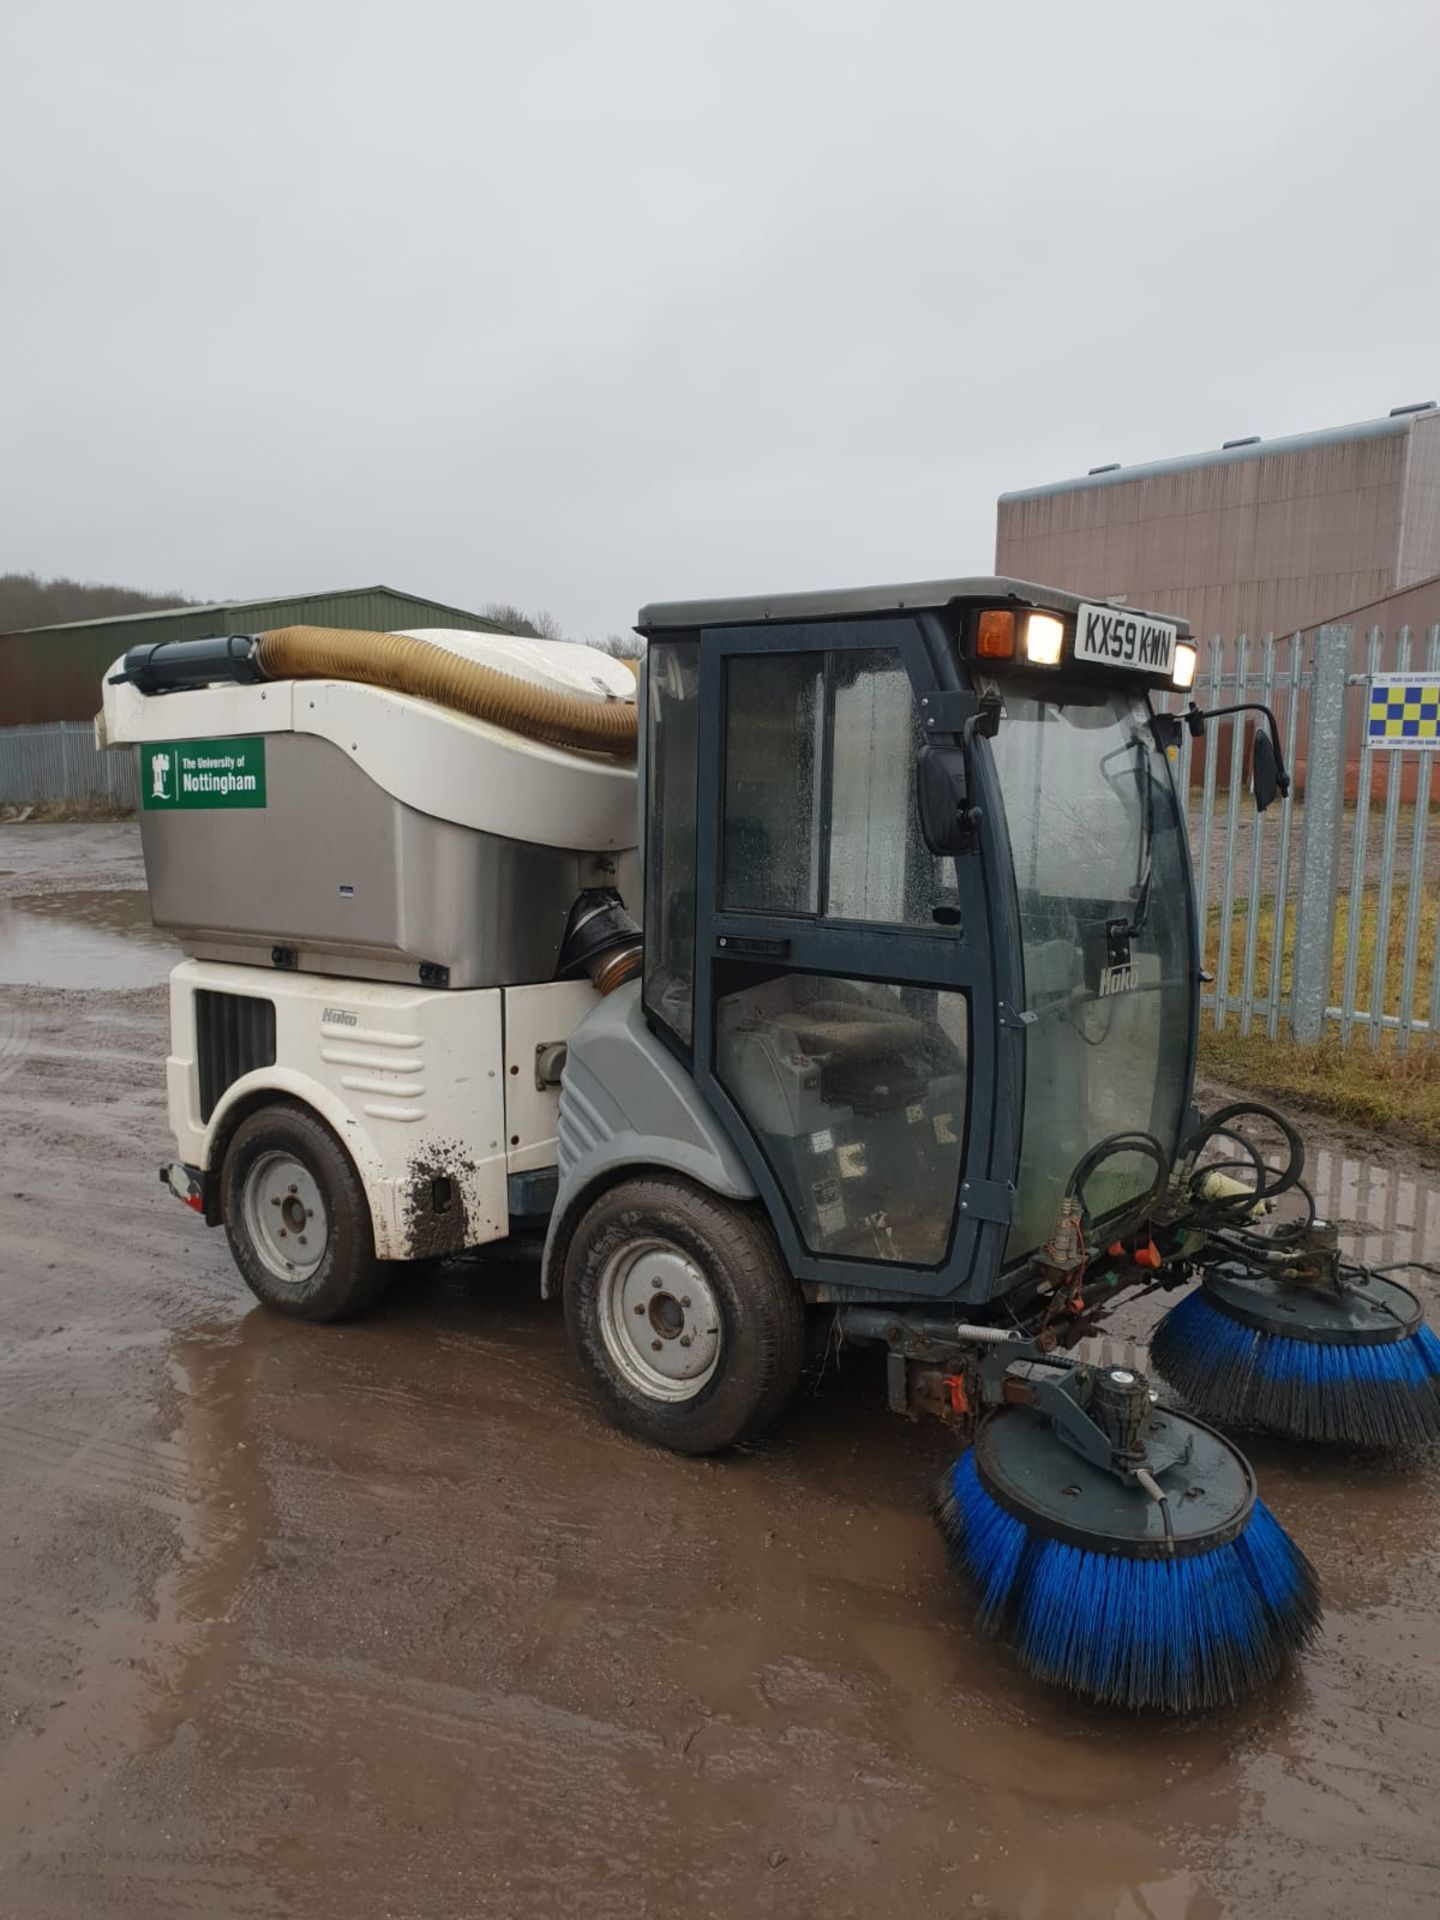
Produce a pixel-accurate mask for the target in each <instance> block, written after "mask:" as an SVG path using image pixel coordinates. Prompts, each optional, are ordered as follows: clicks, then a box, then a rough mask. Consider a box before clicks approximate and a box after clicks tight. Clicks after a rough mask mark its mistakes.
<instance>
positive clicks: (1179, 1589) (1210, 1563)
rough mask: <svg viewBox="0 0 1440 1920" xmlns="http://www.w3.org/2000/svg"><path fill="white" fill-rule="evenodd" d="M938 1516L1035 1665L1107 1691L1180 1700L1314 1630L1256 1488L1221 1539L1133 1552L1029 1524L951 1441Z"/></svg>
mask: <svg viewBox="0 0 1440 1920" xmlns="http://www.w3.org/2000/svg"><path fill="white" fill-rule="evenodd" d="M939 1518H940V1527H941V1531H942V1532H943V1533H944V1535H945V1539H946V1543H947V1545H948V1546H949V1548H950V1552H951V1555H952V1557H953V1559H954V1560H955V1563H956V1565H957V1566H958V1567H959V1569H960V1570H961V1572H962V1573H963V1574H964V1575H965V1577H966V1579H967V1581H968V1582H969V1584H970V1586H971V1587H972V1589H973V1591H974V1593H975V1595H976V1599H977V1602H978V1613H979V1621H980V1625H981V1626H982V1627H983V1628H984V1629H985V1630H986V1631H987V1632H989V1633H993V1634H996V1635H999V1636H1001V1637H1003V1638H1005V1639H1007V1640H1008V1641H1009V1642H1010V1643H1011V1644H1012V1645H1013V1646H1014V1648H1015V1651H1016V1653H1017V1654H1018V1655H1019V1657H1020V1659H1021V1660H1022V1661H1023V1663H1024V1664H1025V1666H1026V1667H1028V1668H1029V1669H1030V1671H1031V1672H1032V1673H1034V1674H1036V1675H1037V1676H1038V1677H1039V1678H1040V1679H1042V1680H1047V1681H1052V1682H1054V1683H1056V1684H1057V1685H1060V1686H1063V1687H1068V1688H1070V1689H1071V1691H1073V1692H1075V1693H1082V1694H1088V1695H1089V1696H1090V1697H1091V1698H1092V1699H1095V1700H1099V1701H1101V1702H1103V1703H1105V1704H1107V1705H1112V1706H1122V1707H1131V1708H1136V1709H1142V1708H1156V1707H1158V1708H1162V1709H1165V1710H1166V1711H1169V1712H1177V1713H1184V1712H1191V1711H1195V1710H1198V1709H1204V1708H1211V1707H1220V1706H1226V1705H1229V1704H1231V1703H1232V1702H1234V1701H1236V1700H1240V1699H1242V1698H1244V1697H1245V1696H1246V1695H1248V1694H1250V1693H1252V1692H1254V1691H1255V1689H1256V1688H1258V1687H1260V1686H1263V1685H1264V1683H1265V1682H1266V1681H1267V1680H1270V1679H1271V1678H1273V1676H1274V1675H1275V1674H1276V1673H1277V1672H1278V1671H1279V1670H1280V1668H1281V1667H1282V1666H1283V1665H1284V1663H1285V1661H1286V1659H1287V1658H1288V1657H1289V1655H1290V1654H1291V1653H1292V1652H1294V1651H1295V1650H1297V1649H1298V1648H1300V1647H1303V1646H1304V1645H1305V1643H1306V1642H1307V1641H1308V1640H1309V1639H1310V1638H1311V1636H1312V1635H1313V1634H1314V1632H1315V1629H1316V1627H1317V1625H1318V1623H1319V1618H1320V1605H1319V1593H1318V1588H1317V1584H1316V1579H1315V1572H1314V1569H1313V1568H1312V1567H1311V1565H1310V1563H1309V1561H1308V1560H1307V1559H1306V1558H1305V1556H1304V1554H1302V1553H1301V1552H1300V1550H1299V1548H1298V1547H1297V1546H1296V1545H1295V1543H1294V1542H1293V1541H1292V1540H1291V1539H1290V1537H1289V1535H1288V1534H1287V1533H1286V1532H1285V1530H1284V1529H1283V1528H1282V1527H1281V1526H1280V1524H1279V1523H1278V1521H1277V1520H1276V1519H1275V1517H1274V1515H1273V1514H1272V1513H1271V1512H1270V1511H1269V1509H1268V1508H1267V1507H1265V1506H1263V1505H1262V1504H1261V1503H1260V1502H1259V1501H1256V1503H1255V1506H1254V1507H1253V1509H1252V1510H1251V1514H1250V1519H1249V1521H1248V1523H1247V1525H1246V1527H1245V1529H1244V1531H1243V1532H1242V1533H1241V1534H1240V1535H1239V1536H1238V1538H1236V1539H1235V1540H1233V1541H1231V1542H1230V1543H1229V1545H1227V1546H1221V1547H1215V1548H1212V1549H1210V1550H1209V1551H1208V1552H1204V1553H1197V1554H1193V1555H1190V1556H1187V1557H1181V1558H1177V1559H1155V1560H1150V1559H1138V1558H1134V1557H1131V1556H1129V1555H1125V1554H1118V1553H1105V1552H1099V1551H1093V1550H1088V1549H1084V1548H1080V1547H1075V1546H1069V1545H1067V1544H1065V1543H1064V1542H1063V1541H1059V1540H1052V1539H1049V1538H1047V1537H1045V1536H1044V1535H1041V1534H1038V1533H1032V1532H1031V1531H1030V1529H1029V1528H1028V1527H1026V1526H1025V1525H1024V1523H1023V1522H1022V1521H1020V1520H1017V1519H1016V1518H1015V1516H1014V1515H1013V1514H1011V1513H1008V1512H1007V1511H1006V1510H1005V1509H1004V1508H1003V1507H1001V1506H1000V1505H999V1504H998V1502H997V1501H995V1500H994V1499H993V1498H992V1497H991V1495H990V1493H989V1492H988V1491H987V1490H986V1488H985V1486H984V1485H983V1483H982V1481H981V1479H980V1475H979V1473H978V1471H977V1469H976V1465H975V1457H974V1451H973V1449H971V1450H970V1451H968V1452H966V1453H964V1454H962V1456H961V1457H960V1459H959V1460H957V1461H956V1463H955V1465H954V1467H953V1468H952V1469H951V1471H950V1473H949V1474H948V1475H947V1476H946V1480H945V1484H944V1486H943V1488H942V1490H941V1499H940V1515H939Z"/></svg>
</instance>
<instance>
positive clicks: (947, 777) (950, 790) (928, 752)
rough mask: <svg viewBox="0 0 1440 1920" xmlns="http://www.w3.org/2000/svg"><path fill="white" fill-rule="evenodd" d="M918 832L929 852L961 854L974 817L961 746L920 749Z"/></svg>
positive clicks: (971, 832) (969, 836) (917, 778)
mask: <svg viewBox="0 0 1440 1920" xmlns="http://www.w3.org/2000/svg"><path fill="white" fill-rule="evenodd" d="M916 794H917V799H918V803H919V807H920V831H921V833H922V834H923V835H924V838H925V844H926V846H927V847H928V848H929V849H930V851H931V853H942V854H943V853H964V852H966V851H967V850H968V849H969V847H970V845H971V838H972V835H973V832H974V828H975V818H974V815H973V814H972V813H971V810H970V781H969V776H968V772H967V769H966V765H965V754H964V751H963V749H962V748H960V747H922V748H921V749H920V760H919V765H918V768H917V774H916Z"/></svg>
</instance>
